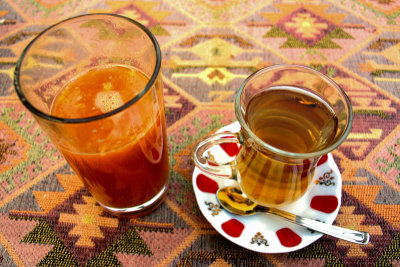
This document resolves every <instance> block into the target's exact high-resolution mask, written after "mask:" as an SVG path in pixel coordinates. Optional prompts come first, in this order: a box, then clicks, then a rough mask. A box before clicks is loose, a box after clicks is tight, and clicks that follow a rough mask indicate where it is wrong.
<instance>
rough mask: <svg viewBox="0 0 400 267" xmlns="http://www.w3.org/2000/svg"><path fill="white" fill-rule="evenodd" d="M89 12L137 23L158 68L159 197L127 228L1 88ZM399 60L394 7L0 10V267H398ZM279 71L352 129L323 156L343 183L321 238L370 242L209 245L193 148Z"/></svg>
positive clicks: (171, 1) (9, 87)
mask: <svg viewBox="0 0 400 267" xmlns="http://www.w3.org/2000/svg"><path fill="white" fill-rule="evenodd" d="M98 12H107V13H115V14H120V15H124V16H127V17H130V18H132V19H135V20H137V21H139V22H141V23H142V24H144V25H145V26H146V27H147V28H149V29H150V30H151V31H152V32H153V34H154V35H155V37H156V38H157V40H158V42H159V44H160V46H161V51H162V55H163V62H162V68H163V82H164V95H165V109H166V120H167V127H168V129H167V134H168V148H169V160H170V162H169V164H170V173H169V178H170V188H169V192H168V196H167V198H166V200H165V202H164V203H163V204H162V205H161V206H160V207H159V208H158V209H156V210H155V211H154V212H152V213H151V214H149V215H146V216H144V217H141V218H136V219H129V218H117V217H113V216H111V215H108V214H107V213H105V212H104V211H103V210H102V208H101V207H100V206H99V205H98V204H96V202H95V201H94V198H93V197H92V196H91V195H90V193H89V192H88V191H87V189H86V188H85V187H84V185H83V184H82V182H81V181H80V180H79V179H78V178H77V176H76V175H75V174H74V173H73V171H72V170H71V168H70V167H69V165H68V164H67V163H66V161H65V160H64V158H63V157H62V156H61V154H60V153H59V152H58V151H57V150H56V149H55V147H54V145H53V144H52V143H51V142H50V140H49V139H48V138H47V136H46V135H45V134H44V133H43V132H42V131H41V129H40V127H39V126H38V124H37V123H36V122H35V120H34V119H33V117H32V116H31V115H30V114H29V112H28V111H27V110H26V109H25V108H24V107H23V106H22V104H21V103H20V102H19V99H18V98H17V96H16V93H15V91H14V87H13V83H12V80H13V71H14V68H15V64H16V61H17V59H18V57H19V55H20V54H21V52H22V50H23V49H24V47H25V46H26V45H27V44H28V43H29V41H30V40H32V39H33V38H34V37H35V36H36V35H37V34H39V33H40V32H41V31H42V30H43V29H45V28H46V27H47V26H50V25H51V24H53V23H55V22H58V21H60V20H63V19H66V18H68V17H71V16H75V15H80V14H85V13H98ZM399 55H400V2H399V1H383V0H341V1H331V0H329V1H328V0H326V1H325V0H315V1H289V0H282V1H272V0H268V1H265V0H220V1H212V0H200V1H196V0H187V1H180V0H162V1H161V0H158V1H157V0H133V1H111V0H88V1H83V0H55V1H46V0H3V1H1V2H0V81H1V82H0V266H299V265H304V266H400V125H399V122H400V90H399V86H398V85H399V82H400V57H399ZM282 63H290V64H301V65H306V66H309V67H311V68H314V69H316V70H319V71H321V72H323V73H325V74H326V75H328V76H329V77H331V78H332V79H333V80H335V81H336V82H337V83H338V84H339V85H340V86H341V87H342V88H343V89H344V90H345V91H346V93H347V94H348V96H349V97H350V99H351V101H352V104H353V108H354V122H353V128H352V130H351V133H350V135H349V137H348V138H347V140H346V141H345V142H344V143H343V144H342V145H341V146H340V147H339V148H338V149H336V150H335V151H333V152H332V155H333V157H334V159H335V161H336V163H337V165H338V166H339V169H340V171H341V173H342V179H343V187H342V206H341V208H340V211H339V214H338V216H337V218H336V220H335V222H334V224H335V225H338V226H342V227H347V228H353V229H357V230H362V231H367V232H369V233H370V235H371V241H370V243H369V244H368V245H366V246H358V245H354V244H352V243H348V242H345V241H340V240H338V239H335V238H332V237H329V236H326V235H324V236H323V237H322V238H321V239H319V240H318V241H316V242H315V243H313V244H311V245H309V246H307V247H305V248H303V249H301V250H298V251H294V252H291V253H285V254H260V253H256V252H252V251H249V250H246V249H243V248H241V247H239V246H237V245H235V244H233V243H231V242H229V241H228V240H226V239H225V238H224V237H222V236H221V235H219V234H218V233H217V232H216V231H215V230H214V228H213V227H212V226H211V225H210V224H209V223H208V221H207V220H206V219H205V218H204V217H203V215H202V214H201V212H200V210H199V208H198V206H197V203H196V200H195V196H194V192H193V187H192V182H191V180H192V172H193V168H194V165H193V163H192V161H191V158H190V153H191V150H192V147H193V144H194V142H195V141H196V140H198V139H199V138H201V137H203V136H205V135H207V134H208V133H210V132H212V131H214V130H217V129H218V128H220V127H222V126H224V125H227V124H229V123H231V122H233V121H234V120H235V115H234V111H233V101H234V95H235V93H236V91H237V89H238V88H239V86H240V84H241V82H242V81H243V80H244V79H245V78H246V77H247V76H248V75H250V74H251V73H252V72H254V71H256V70H258V69H260V68H262V67H265V66H268V65H272V64H282Z"/></svg>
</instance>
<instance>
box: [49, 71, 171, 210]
mask: <svg viewBox="0 0 400 267" xmlns="http://www.w3.org/2000/svg"><path fill="white" fill-rule="evenodd" d="M148 82H149V79H148V77H147V76H146V75H145V74H143V73H142V72H141V71H139V70H137V69H134V68H130V67H126V66H122V65H109V66H105V67H96V68H93V69H91V70H89V71H87V72H85V73H83V74H82V75H79V76H77V77H75V78H74V79H72V80H71V81H69V82H68V83H67V84H66V86H64V88H63V89H62V90H61V92H60V93H58V95H57V96H56V98H55V99H54V101H53V103H52V106H51V114H52V115H53V116H56V117H61V118H88V117H93V116H98V115H100V116H101V115H103V114H105V115H104V116H105V117H104V118H101V119H97V120H93V121H90V122H88V123H82V124H77V125H74V127H72V126H71V127H69V128H66V130H65V132H63V140H61V141H60V143H61V145H60V151H61V152H62V153H63V155H64V156H65V158H66V159H67V161H68V162H69V163H70V165H71V166H72V168H73V169H74V171H75V172H76V173H77V174H78V175H79V176H80V177H81V178H82V180H83V182H84V183H85V185H86V187H87V188H88V189H89V191H90V192H91V194H92V195H93V196H94V197H95V198H96V199H97V201H98V202H100V204H102V205H104V206H106V207H109V208H114V209H125V208H131V207H135V206H138V205H141V204H143V203H145V202H147V201H151V199H153V198H154V197H155V196H156V195H157V194H159V193H160V192H161V191H163V189H164V188H165V187H166V185H167V178H168V170H169V167H168V153H167V143H166V140H167V139H166V126H165V117H164V108H163V103H162V95H160V94H162V83H161V82H155V83H154V84H153V86H155V87H156V90H148V91H147V92H145V93H144V94H143V95H139V94H142V93H143V92H142V91H143V89H144V88H145V86H146V85H147V83H148ZM154 92H156V93H154ZM157 92H158V93H157ZM136 98H138V100H136V102H135V103H134V104H133V105H131V106H130V107H129V108H126V109H124V110H121V111H119V112H116V114H114V115H112V116H108V115H109V114H107V113H108V112H110V111H114V110H115V109H118V108H120V107H121V106H123V105H124V104H126V103H129V101H134V100H133V99H136Z"/></svg>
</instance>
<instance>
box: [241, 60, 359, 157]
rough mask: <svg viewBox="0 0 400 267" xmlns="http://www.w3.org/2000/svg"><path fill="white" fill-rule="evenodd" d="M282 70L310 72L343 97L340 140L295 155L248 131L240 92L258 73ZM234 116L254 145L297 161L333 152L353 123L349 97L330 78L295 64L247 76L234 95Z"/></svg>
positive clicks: (259, 71) (273, 67) (263, 69)
mask: <svg viewBox="0 0 400 267" xmlns="http://www.w3.org/2000/svg"><path fill="white" fill-rule="evenodd" d="M283 68H292V69H301V70H304V71H308V72H312V73H314V74H316V75H318V76H320V77H321V78H323V79H324V80H326V81H327V82H328V83H329V84H330V85H332V86H333V87H335V88H336V89H337V91H338V92H339V93H340V95H341V96H342V97H343V99H344V100H345V105H346V110H347V113H348V116H347V120H348V122H347V125H346V128H345V130H344V131H343V133H342V135H341V136H340V138H338V139H337V140H336V141H335V142H333V143H332V144H331V145H330V146H328V147H326V148H324V149H322V150H318V151H314V152H308V153H295V152H289V151H286V150H282V149H279V148H276V147H274V146H272V145H270V144H268V143H266V142H264V141H263V140H262V139H261V138H259V137H258V136H257V135H256V134H255V133H253V131H252V130H251V129H250V127H249V126H248V125H247V123H246V121H245V120H244V118H243V114H242V105H241V104H240V100H241V96H242V92H243V90H244V88H245V86H246V85H247V83H248V82H249V81H251V80H252V78H253V77H255V76H257V75H259V74H260V73H263V72H266V71H271V70H276V69H283ZM235 115H236V118H237V119H238V121H239V123H240V125H241V127H242V130H245V131H246V132H247V133H248V134H249V135H250V137H251V138H252V139H253V140H254V141H255V143H256V144H257V145H259V146H261V147H262V148H264V149H267V150H269V151H271V152H274V153H276V154H278V155H280V156H284V157H289V158H297V159H308V158H315V157H319V156H323V155H325V154H328V153H329V152H331V151H333V150H334V149H336V148H337V147H338V146H339V145H340V144H342V143H343V141H344V140H345V139H346V138H347V136H348V135H349V133H350V130H351V127H352V123H353V108H352V105H351V102H350V99H349V97H348V96H347V94H346V93H345V92H344V90H343V89H342V88H341V87H340V86H339V85H338V84H337V83H336V82H335V81H334V80H332V79H331V78H329V77H328V76H326V75H325V74H323V73H321V72H319V71H316V70H314V69H312V68H309V67H306V66H302V65H296V64H276V65H271V66H268V67H265V68H262V69H259V70H258V71H256V72H254V73H252V74H251V75H250V76H248V77H247V78H246V79H245V80H244V81H243V83H242V84H241V85H240V87H239V90H238V92H237V94H236V98H235Z"/></svg>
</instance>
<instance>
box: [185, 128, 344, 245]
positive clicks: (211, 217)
mask: <svg viewBox="0 0 400 267" xmlns="http://www.w3.org/2000/svg"><path fill="white" fill-rule="evenodd" d="M239 130H240V125H239V123H238V122H235V123H232V124H230V125H228V126H225V127H223V128H221V129H220V130H219V131H218V132H238V131H239ZM239 149H240V147H239V146H238V145H237V144H233V143H232V144H224V145H223V146H215V147H213V148H211V149H210V151H209V155H211V156H212V157H214V158H218V161H228V160H230V159H232V157H233V156H234V155H236V154H237V153H238V151H239ZM192 181H193V188H194V192H195V195H196V200H197V203H198V205H199V207H200V210H201V212H202V213H203V215H204V217H205V218H206V219H207V220H208V221H209V222H210V223H211V225H212V226H213V227H214V228H215V230H217V231H218V232H219V233H220V234H221V235H223V236H224V237H225V238H227V239H228V240H230V241H232V242H233V243H235V244H237V245H239V246H242V247H244V248H247V249H249V250H253V251H257V252H262V253H285V252H291V251H295V250H298V249H301V248H303V247H305V246H308V245H310V244H311V243H313V242H315V241H316V240H318V239H319V238H320V237H321V236H322V234H321V233H318V232H315V231H312V230H310V229H307V228H305V227H302V226H298V225H296V224H293V223H290V222H287V221H285V220H283V219H281V218H279V217H277V216H274V215H270V214H262V213H258V214H256V215H253V216H248V217H244V216H238V215H234V214H231V213H229V212H227V211H226V210H224V209H223V208H222V207H221V206H220V205H219V203H218V200H217V198H216V195H215V193H216V192H217V190H218V189H219V188H222V187H226V186H235V185H236V186H237V182H236V181H234V180H231V179H224V178H216V177H213V176H211V175H209V174H206V173H203V172H201V171H200V170H199V169H198V168H197V167H196V168H195V169H194V172H193V177H192ZM341 189H342V178H341V174H340V171H339V169H338V167H337V165H336V163H335V162H334V160H333V157H332V155H331V154H327V155H324V156H323V157H322V158H321V159H320V161H319V162H318V166H317V168H316V171H315V174H314V180H313V183H312V185H311V187H310V189H309V191H308V192H307V193H306V194H305V195H304V196H303V197H302V198H300V199H299V200H297V201H296V202H294V203H292V204H290V205H288V206H285V207H282V208H281V209H282V210H285V211H288V212H291V213H294V214H297V215H300V216H304V217H308V218H311V219H314V220H318V221H322V222H325V223H328V224H332V223H333V221H334V220H335V218H336V216H337V214H338V212H339V208H340V205H341Z"/></svg>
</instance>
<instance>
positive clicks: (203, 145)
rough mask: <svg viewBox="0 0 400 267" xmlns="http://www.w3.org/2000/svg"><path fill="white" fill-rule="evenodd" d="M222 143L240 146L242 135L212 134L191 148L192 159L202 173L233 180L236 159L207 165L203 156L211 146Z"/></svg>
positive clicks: (228, 133)
mask: <svg viewBox="0 0 400 267" xmlns="http://www.w3.org/2000/svg"><path fill="white" fill-rule="evenodd" d="M224 143H236V144H240V145H241V144H243V138H242V135H241V134H240V132H239V133H230V132H226V133H214V134H210V135H208V136H207V137H205V138H204V139H201V140H200V141H199V142H198V143H196V144H195V146H194V148H193V153H192V159H193V161H194V164H195V165H196V166H197V167H198V168H199V169H200V170H202V171H203V172H206V173H209V174H212V175H216V176H219V177H222V178H233V176H234V175H233V174H234V173H235V170H236V157H235V158H234V159H233V160H232V161H229V162H226V163H218V162H213V164H209V163H208V160H207V158H206V157H205V156H204V154H205V152H206V151H207V150H209V149H210V148H212V147H213V146H216V145H220V144H224ZM227 173H230V174H227Z"/></svg>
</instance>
